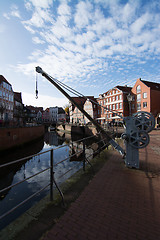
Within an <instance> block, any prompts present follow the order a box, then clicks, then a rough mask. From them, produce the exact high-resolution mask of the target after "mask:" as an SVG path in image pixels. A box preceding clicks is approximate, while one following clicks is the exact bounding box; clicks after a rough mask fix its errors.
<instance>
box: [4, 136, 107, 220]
mask: <svg viewBox="0 0 160 240" xmlns="http://www.w3.org/2000/svg"><path fill="white" fill-rule="evenodd" d="M97 135H98V134H97ZM94 137H95V136H90V137H86V138H83V139H80V140H78V141H74V144H75V143H78V142H82V143H83V145H82V146H83V147H82V149H80V151H77V152H76V153H74V154H72V155H70V156H69V157H67V158H64V159H63V160H61V161H59V162H58V163H56V164H54V157H53V156H54V154H53V152H54V151H56V150H58V149H60V148H63V147H65V146H68V144H65V145H62V146H59V147H56V148H54V149H53V148H52V149H49V150H46V151H44V152H40V153H37V154H34V155H31V156H28V157H24V158H21V159H18V160H15V161H12V162H8V163H5V164H2V165H0V169H3V168H7V167H9V166H11V165H14V164H19V163H23V162H26V161H27V160H28V159H31V158H33V157H36V156H40V155H42V154H45V153H47V152H50V164H49V167H47V168H45V169H43V170H41V171H39V172H37V173H35V174H33V175H31V176H29V177H27V178H25V179H23V180H21V181H19V182H17V183H14V184H11V185H10V186H8V187H5V188H3V189H1V190H0V195H1V194H3V193H4V192H5V191H7V190H10V189H12V188H14V187H16V186H17V185H19V184H22V183H23V182H25V181H28V180H29V179H31V178H33V177H35V176H37V175H39V174H42V173H44V172H46V171H48V170H50V182H49V183H48V184H47V185H45V186H43V187H42V188H41V189H40V190H38V191H37V192H35V193H33V194H32V195H30V196H29V197H28V198H26V199H25V200H23V201H21V202H20V203H19V204H17V205H15V206H14V207H13V208H11V209H10V210H8V211H7V212H5V213H4V214H2V215H1V216H0V220H1V219H3V218H4V217H6V216H7V215H9V214H10V213H12V212H13V211H15V210H16V209H17V208H19V207H20V206H22V205H23V204H25V203H26V202H28V201H29V200H31V199H32V198H33V197H35V196H36V195H38V194H39V193H41V192H42V191H44V190H45V189H46V188H48V187H49V186H50V201H53V185H54V184H55V186H56V188H57V189H58V191H59V193H60V195H61V198H62V202H63V204H64V196H63V193H62V191H61V190H60V188H59V187H58V184H57V182H56V180H55V178H54V173H55V171H54V168H55V167H56V166H57V165H59V164H61V163H62V162H65V161H67V160H69V159H71V158H72V157H74V156H76V155H77V154H81V153H82V156H83V170H84V171H85V165H86V163H89V164H90V166H91V167H92V164H91V163H90V161H89V158H90V157H91V155H94V154H98V153H100V151H101V150H102V149H104V148H105V147H106V146H107V145H108V143H106V142H105V139H99V141H96V144H99V145H100V147H99V148H98V149H97V150H95V151H93V152H92V154H90V155H88V156H87V157H86V154H85V151H86V149H87V148H86V144H85V143H86V141H87V140H89V139H92V138H94ZM89 148H90V147H88V149H89ZM73 168H74V166H73ZM73 168H71V169H69V170H67V171H66V172H65V173H63V174H62V175H61V176H59V178H61V177H62V176H64V175H65V174H67V173H68V172H70V171H72V170H73ZM92 168H93V167H92Z"/></svg>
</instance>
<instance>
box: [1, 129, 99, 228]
mask: <svg viewBox="0 0 160 240" xmlns="http://www.w3.org/2000/svg"><path fill="white" fill-rule="evenodd" d="M81 138H82V136H73V135H69V134H64V133H63V134H61V133H60V132H58V134H57V133H56V132H47V133H46V134H45V136H44V139H40V140H39V141H37V142H35V143H34V144H31V145H28V146H25V147H24V148H21V149H18V150H16V151H13V152H10V153H7V154H6V155H3V156H2V155H1V156H0V162H1V163H4V162H7V161H13V160H15V159H20V158H23V157H26V156H29V155H33V154H35V153H38V152H45V151H46V150H49V149H56V148H57V147H58V146H59V147H61V148H58V149H56V150H55V151H54V153H53V161H54V172H55V179H56V181H57V183H58V184H60V183H62V182H64V181H65V180H66V179H67V178H69V177H70V176H71V175H73V174H74V173H75V172H77V171H78V170H79V169H80V168H81V167H82V164H83V163H82V160H83V152H82V151H83V147H84V145H83V142H82V141H78V142H74V141H75V140H79V139H81ZM73 140H74V141H73ZM98 140H99V139H97V138H94V139H89V140H88V141H86V142H85V148H86V150H85V155H86V157H87V158H89V159H90V158H92V157H93V156H94V155H95V151H96V150H98V147H99V144H97V143H95V142H97V141H98ZM62 146H63V147H62ZM73 154H74V155H73ZM72 155H73V156H72ZM64 159H66V160H65V161H63V160H64ZM58 163H60V164H58ZM49 166H50V152H47V153H43V154H42V155H39V156H35V157H33V158H30V159H28V160H27V161H24V162H22V163H18V164H14V165H11V166H10V167H7V168H5V170H4V169H1V170H0V189H3V188H5V187H8V186H10V185H11V184H15V183H17V182H19V181H22V180H23V179H26V178H28V177H30V176H32V175H34V174H36V173H37V172H39V171H41V170H44V169H46V168H48V167H49ZM49 182H50V172H49V170H47V171H45V172H44V173H43V174H40V175H37V176H35V177H34V178H31V179H29V180H27V181H25V182H23V183H22V184H20V185H17V186H16V187H14V188H12V189H9V190H7V191H6V192H5V193H3V194H1V196H0V215H2V214H3V213H5V212H6V211H8V210H10V209H11V208H12V207H14V206H15V205H16V204H19V203H20V201H23V200H24V199H25V198H27V197H29V196H30V195H31V194H33V193H35V192H36V191H39V190H40V189H41V188H42V187H44V186H46V185H47V184H48V183H49ZM47 192H48V190H46V191H44V192H42V193H41V194H40V195H38V196H37V197H35V198H34V199H33V200H32V201H30V202H28V203H26V204H25V205H24V206H22V207H21V208H18V209H17V210H16V212H14V213H12V214H10V215H9V216H8V217H5V218H4V219H3V220H2V221H3V222H2V221H1V222H0V229H1V228H3V227H4V226H6V225H7V224H8V223H10V222H11V221H12V220H14V219H15V218H16V217H17V216H19V215H20V214H22V213H23V212H24V211H26V210H27V209H28V208H29V207H31V206H32V205H33V204H34V203H35V202H36V201H39V200H40V199H41V198H42V197H44V196H45V195H46V194H47Z"/></svg>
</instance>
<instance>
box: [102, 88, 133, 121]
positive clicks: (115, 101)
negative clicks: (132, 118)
mask: <svg viewBox="0 0 160 240" xmlns="http://www.w3.org/2000/svg"><path fill="white" fill-rule="evenodd" d="M130 93H131V87H127V86H116V87H114V88H112V89H110V90H109V91H107V92H105V93H103V94H100V95H99V98H98V99H97V102H98V103H99V104H100V105H101V106H103V107H106V108H107V109H104V108H103V107H101V108H100V109H99V110H98V122H99V123H100V124H107V123H115V122H117V123H119V122H122V119H121V118H120V117H119V116H117V115H116V114H118V115H122V116H128V115H129V103H128V100H127V96H128V95H129V94H130Z"/></svg>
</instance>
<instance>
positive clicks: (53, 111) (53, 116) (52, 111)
mask: <svg viewBox="0 0 160 240" xmlns="http://www.w3.org/2000/svg"><path fill="white" fill-rule="evenodd" d="M49 121H50V122H57V121H58V107H50V108H49Z"/></svg>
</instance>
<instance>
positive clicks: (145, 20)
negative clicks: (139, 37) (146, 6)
mask: <svg viewBox="0 0 160 240" xmlns="http://www.w3.org/2000/svg"><path fill="white" fill-rule="evenodd" d="M150 21H151V15H150V14H148V13H145V14H143V15H142V16H141V17H139V18H138V19H136V21H135V22H134V23H133V24H132V25H131V31H132V32H133V33H134V34H140V33H141V32H142V30H143V28H144V27H145V25H146V24H147V25H149V23H150Z"/></svg>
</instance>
